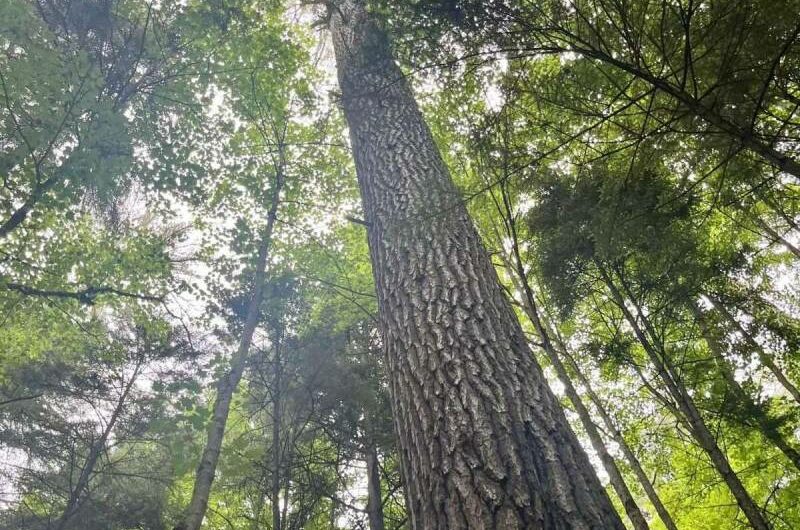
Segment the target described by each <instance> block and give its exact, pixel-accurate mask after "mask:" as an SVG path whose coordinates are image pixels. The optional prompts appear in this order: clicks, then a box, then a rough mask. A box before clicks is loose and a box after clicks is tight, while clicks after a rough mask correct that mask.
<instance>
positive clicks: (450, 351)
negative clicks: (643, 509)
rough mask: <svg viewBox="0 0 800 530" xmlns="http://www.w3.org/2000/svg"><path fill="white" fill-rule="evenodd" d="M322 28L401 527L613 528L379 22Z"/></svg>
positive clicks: (614, 517)
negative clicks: (366, 251) (396, 459)
mask: <svg viewBox="0 0 800 530" xmlns="http://www.w3.org/2000/svg"><path fill="white" fill-rule="evenodd" d="M331 31H332V35H333V42H334V49H335V52H336V59H337V67H338V73H339V82H340V87H341V92H342V104H343V107H344V113H345V117H346V118H347V122H348V124H349V126H350V138H351V142H352V147H353V152H354V156H355V162H356V171H357V174H358V179H359V184H360V187H361V194H362V200H363V204H364V215H365V223H366V225H367V233H368V238H369V246H370V254H371V258H372V264H373V272H374V275H375V281H376V285H377V294H378V302H379V312H380V322H381V331H382V337H383V341H384V346H385V352H386V357H387V368H388V375H389V380H390V391H391V395H392V402H393V412H394V417H395V425H396V430H397V434H398V437H399V454H400V459H401V464H402V469H403V476H404V477H405V479H406V487H407V497H408V501H409V505H408V509H409V514H410V519H411V524H412V527H413V528H414V529H419V530H428V529H445V528H447V529H449V530H457V529H467V528H469V529H496V528H503V529H505V530H513V529H522V528H529V529H578V528H582V529H592V528H594V529H600V528H603V529H609V528H615V529H620V530H621V529H622V528H624V526H623V525H622V522H621V520H620V518H619V515H618V514H617V513H616V511H615V510H614V508H613V506H612V505H611V502H610V501H609V499H608V496H607V495H606V492H605V490H604V489H603V487H602V486H601V484H600V482H599V481H598V480H597V477H596V476H595V474H594V470H593V469H592V466H591V464H590V462H589V459H588V458H587V456H586V454H585V453H584V451H583V449H582V448H581V447H580V445H579V443H578V441H577V439H576V438H575V436H574V434H573V433H572V432H571V430H570V428H569V425H568V424H567V421H566V418H565V417H564V414H563V411H562V410H561V408H560V406H559V404H558V402H557V400H556V399H555V397H554V396H553V394H552V392H551V391H550V389H549V388H548V385H547V382H546V381H545V379H544V376H543V374H542V371H541V369H540V367H539V366H538V365H537V364H536V362H535V360H534V358H533V355H532V353H531V351H530V349H529V347H528V345H527V342H526V340H525V336H524V334H523V332H522V329H521V328H520V326H519V323H518V322H517V320H516V316H515V315H514V313H513V311H512V310H511V307H510V306H509V304H508V301H507V300H506V299H505V296H504V294H503V292H502V289H501V287H500V285H499V282H498V279H497V276H496V272H495V270H494V267H493V266H492V263H491V261H490V260H489V258H488V256H487V254H486V251H485V249H484V248H483V245H482V243H481V241H480V239H479V237H478V234H477V232H476V230H475V228H474V226H473V225H472V222H471V220H470V219H469V216H468V214H467V211H466V208H465V206H464V204H463V202H462V200H461V196H460V194H459V192H458V190H457V189H456V188H455V186H454V185H453V182H452V180H451V178H450V175H449V173H448V171H447V169H446V167H445V165H444V163H443V161H442V158H441V156H440V154H439V151H438V149H437V148H436V145H435V143H434V141H433V138H432V136H431V133H430V131H429V130H428V128H427V126H426V124H425V121H424V119H423V117H422V114H421V112H420V110H419V108H418V107H417V105H416V102H415V100H414V97H413V94H412V92H411V88H410V86H409V84H408V82H407V81H406V79H405V78H404V76H403V74H402V72H401V71H400V69H399V68H398V67H397V65H396V64H395V62H394V60H393V58H392V56H391V53H390V49H389V45H388V42H387V39H386V36H385V35H384V33H383V32H382V31H381V30H380V29H379V28H378V27H377V25H376V24H375V23H374V22H373V21H372V20H371V19H370V17H369V16H368V15H367V13H366V12H365V10H364V9H363V7H362V6H361V5H359V4H356V3H355V2H353V1H352V0H341V1H338V2H335V5H334V6H333V7H332V8H331Z"/></svg>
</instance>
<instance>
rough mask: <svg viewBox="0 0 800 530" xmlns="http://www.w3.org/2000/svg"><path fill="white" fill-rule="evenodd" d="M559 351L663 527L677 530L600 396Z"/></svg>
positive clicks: (572, 363)
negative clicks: (623, 456)
mask: <svg viewBox="0 0 800 530" xmlns="http://www.w3.org/2000/svg"><path fill="white" fill-rule="evenodd" d="M557 340H558V339H557ZM561 350H562V351H563V352H564V356H565V357H566V358H567V360H568V361H569V363H570V365H571V366H572V370H573V372H575V374H576V375H577V376H578V379H580V381H581V384H582V385H583V386H584V388H585V389H586V393H587V394H588V395H589V399H591V400H592V403H594V406H595V408H596V409H597V412H598V414H599V415H600V418H601V419H602V420H603V424H604V425H605V426H606V430H607V431H608V432H609V433H610V434H611V437H612V438H613V440H614V441H615V442H617V445H619V447H620V449H621V450H622V454H623V455H625V459H626V460H627V462H628V465H629V466H630V467H631V469H632V470H633V473H634V475H636V478H637V479H638V481H639V484H641V486H642V489H643V490H644V491H645V493H646V494H647V498H648V499H650V502H651V503H652V505H653V507H654V508H655V510H656V513H658V517H659V518H660V519H661V522H663V523H664V526H665V527H666V528H667V530H678V527H677V525H676V524H675V521H674V520H673V519H672V515H671V514H670V513H669V510H667V508H666V506H664V503H663V502H662V501H661V497H660V496H659V495H658V492H656V489H655V487H654V486H653V483H652V482H651V481H650V478H649V477H648V476H647V473H645V471H644V468H643V467H642V463H641V462H639V459H638V458H637V457H636V455H635V454H634V452H633V449H631V446H630V445H629V444H628V441H627V440H626V439H625V437H624V436H623V435H622V433H621V432H620V430H619V429H618V428H617V426H616V423H615V422H614V420H613V419H612V418H611V415H610V414H609V413H608V411H607V410H606V408H605V405H604V404H603V400H602V399H600V396H598V395H597V393H596V392H595V391H594V389H593V388H592V385H591V383H590V382H589V379H588V378H587V377H586V376H585V375H584V374H583V372H582V371H581V369H580V367H579V366H578V363H577V362H575V359H573V358H572V356H571V355H570V354H569V352H568V351H567V350H566V349H565V348H564V345H563V344H561Z"/></svg>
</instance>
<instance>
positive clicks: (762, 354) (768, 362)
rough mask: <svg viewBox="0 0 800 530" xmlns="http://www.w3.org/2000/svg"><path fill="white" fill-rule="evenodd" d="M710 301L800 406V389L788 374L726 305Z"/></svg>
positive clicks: (711, 298)
mask: <svg viewBox="0 0 800 530" xmlns="http://www.w3.org/2000/svg"><path fill="white" fill-rule="evenodd" d="M708 299H709V300H710V301H711V304H712V305H713V306H714V309H716V310H717V311H718V312H719V314H720V315H722V316H723V317H724V318H725V320H727V321H728V322H729V323H730V324H731V325H732V326H733V327H734V329H736V331H738V332H739V333H741V335H742V337H743V338H744V340H745V342H747V345H748V346H749V347H750V349H751V350H753V351H754V352H755V353H756V355H758V360H759V361H761V364H763V365H764V366H766V367H767V368H768V369H769V371H770V372H772V375H774V376H775V379H777V380H778V382H779V383H780V384H781V385H782V386H783V388H785V389H786V391H787V392H789V394H790V395H791V396H792V398H793V399H794V400H795V401H796V402H797V403H798V404H800V389H798V388H797V387H796V386H795V384H794V383H792V382H791V381H789V378H787V377H786V374H784V373H783V371H782V370H781V369H780V367H779V366H778V365H777V364H775V359H773V358H772V355H770V354H769V353H767V352H766V351H765V350H764V348H762V347H761V345H760V344H759V343H758V342H757V341H756V339H754V338H753V336H752V335H751V334H750V332H748V331H747V330H746V329H745V328H744V326H743V325H742V324H741V323H740V322H739V321H738V320H736V317H734V316H733V315H732V314H731V312H730V311H728V308H727V307H725V305H724V304H722V303H721V302H720V301H719V300H717V299H716V298H714V297H712V296H709V297H708Z"/></svg>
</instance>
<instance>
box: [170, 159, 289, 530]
mask: <svg viewBox="0 0 800 530" xmlns="http://www.w3.org/2000/svg"><path fill="white" fill-rule="evenodd" d="M283 182H284V175H283V164H282V162H281V164H279V167H278V170H277V172H276V175H275V189H274V191H273V195H272V203H271V204H270V209H269V213H268V214H267V226H266V228H265V229H264V233H263V236H262V240H261V244H260V245H259V248H258V257H257V258H256V270H255V275H254V278H253V291H252V295H251V297H250V301H249V302H248V304H247V313H246V317H245V322H244V327H243V328H242V336H241V338H240V339H239V347H238V348H237V349H236V352H235V353H234V354H233V356H232V357H231V366H230V370H229V371H228V373H227V374H225V375H224V376H223V377H222V378H221V379H220V380H219V382H218V383H217V395H216V398H215V399H214V409H213V412H212V416H211V423H210V425H209V427H208V437H207V439H206V445H205V448H204V449H203V454H202V456H201V457H200V463H199V464H198V466H197V472H196V475H195V481H194V488H193V490H192V498H191V500H190V501H189V505H188V506H187V508H186V511H185V512H184V515H183V519H182V520H181V521H180V522H178V524H176V525H175V530H198V529H199V528H200V525H201V524H202V522H203V518H204V517H205V514H206V510H207V509H208V497H209V495H210V493H211V485H212V483H213V482H214V475H215V473H216V470H217V462H218V461H219V453H220V449H221V448H222V440H223V438H224V437H225V425H226V424H227V422H228V413H229V412H230V408H231V401H232V400H233V393H234V392H235V390H236V387H237V386H239V381H241V379H242V374H244V368H245V365H246V364H247V358H248V356H249V354H250V345H251V344H252V342H253V334H254V333H255V330H256V327H257V326H258V322H259V318H260V315H261V302H262V299H263V297H264V284H265V282H266V268H267V262H268V260H269V250H270V247H271V244H272V232H273V229H274V227H275V219H276V217H277V212H278V205H279V204H280V193H281V189H282V188H283Z"/></svg>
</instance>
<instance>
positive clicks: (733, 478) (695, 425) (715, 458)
mask: <svg viewBox="0 0 800 530" xmlns="http://www.w3.org/2000/svg"><path fill="white" fill-rule="evenodd" d="M598 270H599V271H600V274H601V276H602V277H603V281H604V283H605V284H606V286H607V287H608V289H609V292H610V293H611V296H612V298H613V300H614V302H615V303H616V305H617V306H618V307H619V308H620V310H621V311H622V313H623V315H624V316H625V319H626V320H627V321H628V324H630V326H631V328H632V329H633V332H634V334H635V335H636V338H637V339H638V340H639V342H640V343H641V345H642V347H643V348H644V350H645V352H646V353H647V356H648V358H649V359H650V362H651V363H652V364H653V367H654V368H655V369H656V372H657V373H658V375H659V377H660V378H661V380H662V381H663V382H664V386H665V387H666V388H667V390H668V392H669V394H670V395H671V396H672V398H673V399H674V400H675V403H676V405H677V408H678V410H680V412H681V414H682V416H683V419H684V420H685V421H686V423H687V425H688V426H689V429H690V431H691V433H692V436H693V437H694V439H695V440H697V443H698V444H699V445H700V447H701V448H702V449H703V450H704V451H705V452H706V454H707V455H708V457H709V459H710V460H711V463H712V465H713V466H714V468H715V469H716V470H717V472H718V473H719V474H720V476H721V477H722V480H723V481H724V482H725V484H726V485H727V486H728V489H730V491H731V494H732V495H733V497H734V498H735V499H736V503H737V504H738V505H739V508H741V510H742V512H743V513H744V515H745V517H747V520H748V521H749V522H750V525H751V526H752V527H753V528H754V529H755V530H769V529H770V525H769V523H767V520H766V519H765V518H764V515H763V514H762V513H761V510H760V509H759V508H758V506H757V505H756V503H755V502H754V501H753V498H752V497H750V494H749V493H748V492H747V490H746V489H745V487H744V485H743V484H742V481H741V480H739V477H738V476H737V475H736V472H735V471H734V470H733V468H732V467H731V465H730V462H728V458H727V457H726V456H725V453H723V452H722V449H720V447H719V444H718V443H717V440H716V438H714V435H713V434H712V433H711V431H710V430H709V428H708V426H707V425H706V423H705V420H703V417H702V416H701V414H700V411H699V410H698V409H697V406H696V405H695V403H694V400H693V399H692V397H691V395H690V394H689V392H688V391H687V390H686V387H685V386H684V385H683V383H682V382H681V380H680V377H679V376H678V374H677V371H676V370H675V367H674V366H673V365H672V362H671V361H670V359H669V357H668V356H667V355H665V354H664V352H663V351H660V350H659V349H658V348H656V346H655V344H654V343H653V342H651V340H650V338H649V337H648V334H649V336H650V337H655V336H656V333H655V330H654V329H653V327H652V325H651V324H650V321H649V320H648V319H647V318H646V317H645V316H644V314H643V312H642V311H641V310H640V308H639V306H638V305H637V304H636V302H635V300H633V299H632V297H629V299H630V302H631V303H632V304H633V305H634V307H635V309H636V316H634V314H633V313H632V312H631V310H630V309H628V306H627V304H626V300H625V297H624V296H623V295H622V293H621V292H620V290H619V288H618V287H617V286H616V285H615V283H614V281H613V280H612V279H611V277H610V276H609V274H608V272H607V271H606V270H605V269H604V268H603V267H602V266H601V265H599V264H598ZM637 317H638V318H637ZM640 320H641V322H642V323H643V326H644V329H642V326H640V325H639V321H640Z"/></svg>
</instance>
